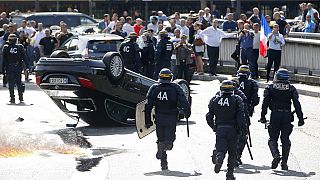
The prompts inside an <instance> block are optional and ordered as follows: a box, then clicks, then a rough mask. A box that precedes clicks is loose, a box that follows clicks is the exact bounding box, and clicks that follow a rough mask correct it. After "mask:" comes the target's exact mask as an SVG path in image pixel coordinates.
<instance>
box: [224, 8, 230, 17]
mask: <svg viewBox="0 0 320 180" xmlns="http://www.w3.org/2000/svg"><path fill="white" fill-rule="evenodd" d="M229 13H231V9H230V8H229V7H227V9H226V15H225V16H224V18H223V19H227V16H228V14H229Z"/></svg>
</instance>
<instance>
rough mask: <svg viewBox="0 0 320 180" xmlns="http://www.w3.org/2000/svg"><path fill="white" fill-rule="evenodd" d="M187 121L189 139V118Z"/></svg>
mask: <svg viewBox="0 0 320 180" xmlns="http://www.w3.org/2000/svg"><path fill="white" fill-rule="evenodd" d="M186 120H187V135H188V137H189V118H186Z"/></svg>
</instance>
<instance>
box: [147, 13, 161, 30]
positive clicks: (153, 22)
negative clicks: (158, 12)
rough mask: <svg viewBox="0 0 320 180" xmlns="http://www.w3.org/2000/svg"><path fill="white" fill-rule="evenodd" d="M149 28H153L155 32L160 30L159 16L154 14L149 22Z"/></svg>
mask: <svg viewBox="0 0 320 180" xmlns="http://www.w3.org/2000/svg"><path fill="white" fill-rule="evenodd" d="M147 29H153V31H154V32H158V18H157V17H156V16H153V17H152V18H151V22H150V23H149V24H148V26H147Z"/></svg>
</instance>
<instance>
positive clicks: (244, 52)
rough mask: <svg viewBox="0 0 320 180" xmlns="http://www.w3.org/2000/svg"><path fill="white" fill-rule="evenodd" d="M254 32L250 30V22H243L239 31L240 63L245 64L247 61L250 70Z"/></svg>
mask: <svg viewBox="0 0 320 180" xmlns="http://www.w3.org/2000/svg"><path fill="white" fill-rule="evenodd" d="M253 38H254V34H253V33H252V32H250V24H248V23H245V24H244V29H243V30H242V31H241V32H240V36H239V40H240V60H241V61H240V64H241V65H247V64H248V63H249V67H250V71H251V70H252V67H253V65H252V64H253V58H252V48H253ZM251 72H252V71H251Z"/></svg>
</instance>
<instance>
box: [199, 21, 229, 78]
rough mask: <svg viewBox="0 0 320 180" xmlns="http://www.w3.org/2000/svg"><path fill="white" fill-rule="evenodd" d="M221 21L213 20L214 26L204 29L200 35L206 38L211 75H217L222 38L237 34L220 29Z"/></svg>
mask: <svg viewBox="0 0 320 180" xmlns="http://www.w3.org/2000/svg"><path fill="white" fill-rule="evenodd" d="M218 25H219V22H218V20H217V19H214V20H213V21H212V26H210V27H207V28H206V29H204V30H203V31H202V32H201V33H200V36H201V37H202V38H203V39H204V42H205V44H206V45H207V50H208V51H207V54H208V57H209V68H210V70H209V73H210V75H211V76H217V72H216V69H217V64H218V60H219V46H220V44H221V40H222V38H227V37H232V36H234V35H235V34H231V33H225V32H223V31H222V30H220V29H218Z"/></svg>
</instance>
